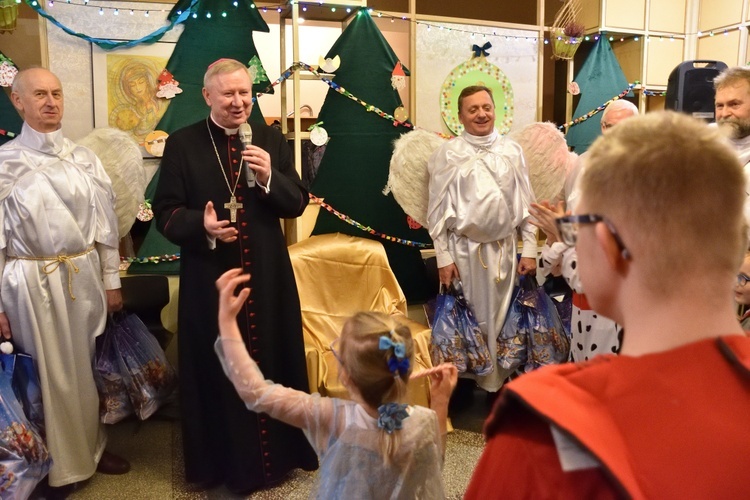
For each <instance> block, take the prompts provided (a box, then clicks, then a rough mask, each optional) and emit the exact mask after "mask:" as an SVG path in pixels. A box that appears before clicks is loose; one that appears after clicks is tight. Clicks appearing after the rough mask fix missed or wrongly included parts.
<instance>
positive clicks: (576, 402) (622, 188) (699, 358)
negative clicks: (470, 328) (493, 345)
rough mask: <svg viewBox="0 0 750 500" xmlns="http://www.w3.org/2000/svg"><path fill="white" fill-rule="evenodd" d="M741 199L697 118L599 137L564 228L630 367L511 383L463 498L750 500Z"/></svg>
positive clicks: (573, 368)
mask: <svg viewBox="0 0 750 500" xmlns="http://www.w3.org/2000/svg"><path fill="white" fill-rule="evenodd" d="M744 201H745V193H744V180H743V173H742V168H741V166H740V164H739V162H738V160H737V157H736V154H735V153H734V151H733V150H732V149H731V147H730V146H729V144H728V143H727V142H726V141H725V140H724V139H723V137H722V136H721V134H720V133H719V132H718V131H717V130H716V129H712V128H710V127H708V126H707V125H706V124H705V123H703V122H700V121H697V120H695V119H693V118H691V117H689V116H687V115H683V114H678V113H673V112H662V113H650V114H648V115H646V116H643V117H637V118H633V119H632V120H627V121H626V122H624V123H622V124H620V125H618V126H617V127H616V128H615V129H614V130H612V131H611V132H610V133H607V134H606V135H605V136H604V137H602V138H600V139H598V140H597V141H596V143H595V144H594V146H593V147H592V149H591V152H590V154H589V157H588V161H587V164H586V170H585V172H584V173H583V176H582V179H581V200H580V202H579V204H578V207H577V210H576V212H575V214H574V215H571V216H565V217H562V218H561V219H560V221H559V223H558V225H559V229H560V235H561V237H562V238H564V239H565V240H566V241H568V242H569V243H571V244H575V245H576V249H577V251H578V257H579V260H578V264H579V271H580V274H581V280H582V281H583V284H584V286H585V288H586V293H587V296H588V298H589V302H590V303H591V305H592V307H593V308H594V309H595V310H597V311H598V312H600V313H602V314H604V315H606V316H608V317H611V318H612V319H614V320H615V321H617V322H618V323H619V324H621V325H623V327H624V329H625V337H624V339H623V344H622V349H621V351H620V356H600V357H598V358H596V359H594V360H592V361H589V362H586V363H578V364H567V365H557V366H549V367H545V368H542V369H540V370H537V371H535V372H533V373H529V374H526V375H524V376H522V377H519V378H518V379H517V380H515V381H513V382H511V383H510V384H508V385H507V386H506V388H505V390H504V392H503V393H502V394H501V396H500V399H499V400H498V403H497V404H496V406H495V408H494V410H493V414H492V415H491V416H490V417H489V419H488V421H487V422H486V423H485V433H486V435H487V439H488V443H487V446H486V448H485V450H484V453H483V455H482V458H481V459H480V461H479V464H478V466H477V468H476V470H475V471H474V476H473V477H472V480H471V483H470V485H469V489H468V491H467V495H466V498H469V499H471V498H482V497H487V496H492V495H493V494H497V492H498V491H512V492H513V494H512V496H514V497H518V498H546V497H555V498H589V497H597V498H600V497H601V498H604V497H607V498H609V497H630V498H659V497H663V496H664V495H665V492H669V493H668V496H670V497H673V498H739V497H743V496H746V495H747V491H748V485H749V484H750V483H749V481H750V480H749V479H748V475H747V471H748V468H750V454H748V452H747V451H748V450H750V433H748V432H747V416H748V415H750V338H748V337H747V336H746V335H745V333H744V332H743V331H742V329H741V328H740V325H739V323H738V321H737V318H736V316H735V311H734V306H733V300H732V286H731V285H732V283H733V282H734V281H735V280H736V279H737V278H736V273H737V269H738V268H739V265H740V260H741V259H742V255H743V253H744V249H745V248H746V246H747V234H746V232H745V225H744V219H743V216H742V207H743V203H744ZM665 242H666V244H665ZM676 277H679V278H678V279H676ZM534 478H538V480H534ZM503 487H506V488H507V490H504V489H503Z"/></svg>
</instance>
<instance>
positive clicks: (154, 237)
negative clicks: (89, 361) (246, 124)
mask: <svg viewBox="0 0 750 500" xmlns="http://www.w3.org/2000/svg"><path fill="white" fill-rule="evenodd" d="M190 3H191V0H179V1H178V2H177V4H175V6H174V8H173V9H172V11H171V12H170V14H169V18H170V19H171V18H172V17H174V16H177V15H179V12H182V11H183V10H184V9H186V8H187V7H188V6H189V5H190ZM234 3H236V6H234V4H233V3H232V2H229V1H228V0H201V1H200V2H199V3H198V6H197V9H196V12H195V14H194V15H193V16H191V17H189V18H188V20H187V21H185V30H184V31H183V33H182V35H180V39H179V40H178V41H177V44H176V45H175V48H174V52H172V56H171V57H170V58H169V62H168V63H167V70H168V71H169V72H170V73H171V74H172V75H173V76H174V79H175V80H177V81H178V82H180V85H179V86H180V88H181V89H182V93H181V94H177V95H176V96H175V97H174V98H173V99H172V102H171V103H170V105H169V107H168V108H167V111H166V112H165V113H164V116H163V117H162V119H161V120H160V121H159V124H158V125H157V127H156V128H157V130H163V131H165V132H167V133H168V134H169V133H172V132H174V131H175V130H178V129H180V128H182V127H185V126H187V125H190V124H192V123H195V122H197V121H198V120H201V119H203V118H206V117H207V116H208V113H209V107H208V106H207V105H206V102H205V100H204V99H203V94H202V93H201V89H202V88H203V75H204V74H205V72H206V69H207V68H208V66H209V65H210V64H211V63H212V62H214V61H216V60H217V59H221V58H229V59H237V60H238V61H241V62H243V63H245V64H249V63H250V62H251V61H253V63H254V64H259V62H260V60H259V59H258V51H257V50H256V48H255V43H254V42H253V36H252V32H253V31H262V32H266V33H267V32H268V31H269V29H268V25H267V24H266V22H265V21H264V20H263V18H262V17H261V15H260V13H259V12H258V10H257V9H256V8H255V5H254V3H253V2H252V1H251V0H237V2H234ZM253 58H255V59H254V60H253ZM258 75H259V77H257V78H256V80H255V83H254V85H253V90H254V91H255V92H262V91H263V90H265V89H266V88H267V87H268V86H269V85H270V83H271V82H270V81H269V80H268V77H267V76H266V74H265V71H259V72H258ZM250 119H251V120H252V121H258V122H263V115H262V113H261V112H260V107H259V106H257V105H256V106H253V111H252V115H251V116H250ZM158 178H159V172H158V171H157V173H156V175H155V176H154V178H153V179H152V180H151V183H150V184H149V186H148V188H147V189H146V198H147V199H153V196H154V193H155V191H156V184H157V182H158ZM178 252H179V247H177V246H175V245H173V244H172V243H170V242H169V241H168V240H167V239H166V238H164V236H162V235H161V233H159V232H158V231H157V230H156V225H155V224H151V225H150V227H149V229H148V232H147V234H146V237H145V239H144V241H143V244H142V245H141V247H140V249H139V251H138V257H139V258H148V257H153V256H161V255H172V254H176V253H178ZM128 272H129V273H132V274H150V273H157V274H178V273H179V261H178V260H175V261H171V262H160V263H158V264H154V263H151V262H149V263H138V262H133V263H132V264H131V265H130V268H129V269H128Z"/></svg>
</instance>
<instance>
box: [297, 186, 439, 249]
mask: <svg viewBox="0 0 750 500" xmlns="http://www.w3.org/2000/svg"><path fill="white" fill-rule="evenodd" d="M309 196H310V200H311V201H312V202H313V203H317V204H318V205H320V206H321V207H323V208H325V209H326V210H328V211H329V212H330V213H332V214H333V215H335V216H336V217H338V218H339V219H341V220H342V221H344V222H346V223H347V224H349V225H350V226H354V227H356V228H357V229H361V230H362V231H364V232H366V233H369V234H371V235H373V236H378V237H380V239H383V240H386V241H392V242H393V243H399V244H401V245H406V246H409V247H417V248H432V244H431V243H420V242H418V241H412V240H405V239H403V238H398V237H396V236H389V235H387V234H384V233H381V232H379V231H376V230H374V229H373V228H371V227H370V226H364V225H362V224H360V223H359V222H357V221H356V220H354V219H352V218H351V217H349V216H348V215H346V214H342V213H341V212H339V211H338V210H336V209H335V208H333V207H332V206H331V205H329V204H328V203H325V202H324V201H323V200H321V199H320V198H318V197H317V196H315V195H313V194H312V193H310V194H309Z"/></svg>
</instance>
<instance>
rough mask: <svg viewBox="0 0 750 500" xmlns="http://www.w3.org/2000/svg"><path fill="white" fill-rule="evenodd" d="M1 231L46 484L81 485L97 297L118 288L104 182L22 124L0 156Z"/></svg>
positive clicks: (92, 160) (0, 256) (113, 226)
mask: <svg viewBox="0 0 750 500" xmlns="http://www.w3.org/2000/svg"><path fill="white" fill-rule="evenodd" d="M0 227H1V228H2V230H1V231H0V261H1V262H0V272H2V282H1V283H2V285H1V287H0V307H2V309H0V310H1V311H3V312H5V313H6V315H7V316H8V320H9V321H10V325H11V330H12V332H13V338H14V340H15V341H16V343H17V344H18V346H19V348H20V349H22V350H23V351H25V352H28V353H29V354H31V355H32V356H33V357H34V360H35V362H36V364H37V366H38V369H39V378H40V381H41V385H42V402H43V405H44V422H45V428H46V434H47V446H48V448H49V451H50V455H51V456H52V460H53V464H52V468H51V469H50V473H49V483H50V485H52V486H62V485H65V484H69V483H73V482H77V481H81V480H84V479H87V478H88V477H90V476H92V475H93V474H94V472H95V471H96V465H97V463H98V461H99V459H100V457H101V454H102V452H103V450H104V445H105V444H106V435H105V433H104V430H103V426H102V425H101V424H100V422H99V396H98V394H97V391H96V386H95V384H94V379H93V373H92V362H93V359H94V347H95V338H96V336H97V335H99V334H101V333H102V331H103V330H104V325H105V321H106V317H107V300H106V296H105V292H104V290H105V289H116V288H120V278H119V274H118V265H119V254H118V250H117V246H118V235H117V219H116V217H115V213H114V195H113V193H112V188H111V184H110V180H109V177H107V175H106V173H105V171H104V168H103V167H102V165H101V163H100V162H99V160H98V158H97V157H96V156H95V155H94V153H92V152H91V151H90V150H88V149H86V148H83V147H80V146H77V145H76V144H74V143H73V142H72V141H70V140H68V139H65V138H64V137H63V134H62V131H61V130H57V131H55V132H52V133H47V134H45V133H40V132H37V131H35V130H34V129H32V128H31V127H29V126H28V125H27V124H25V123H24V125H23V128H22V130H21V134H20V135H19V136H18V137H17V138H16V139H15V140H13V141H10V142H8V143H6V144H5V145H3V146H2V147H0ZM55 259H58V260H57V261H56V260H55ZM73 297H75V300H74V298H73Z"/></svg>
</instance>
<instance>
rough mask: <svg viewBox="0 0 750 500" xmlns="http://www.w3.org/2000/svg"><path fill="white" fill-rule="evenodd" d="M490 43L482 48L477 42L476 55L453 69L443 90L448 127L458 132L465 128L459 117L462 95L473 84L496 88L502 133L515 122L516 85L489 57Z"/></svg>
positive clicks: (498, 124) (497, 121) (497, 116)
mask: <svg viewBox="0 0 750 500" xmlns="http://www.w3.org/2000/svg"><path fill="white" fill-rule="evenodd" d="M488 45H489V42H488V43H486V44H484V46H482V47H478V46H476V45H475V46H474V48H472V51H473V53H472V58H471V59H469V60H468V61H466V62H465V63H462V64H459V65H458V66H456V67H455V68H453V70H452V71H451V72H450V73H448V76H447V78H446V79H445V81H443V86H442V87H441V89H440V114H441V115H442V117H443V121H444V122H445V125H446V126H447V127H448V129H450V131H451V132H453V133H454V134H456V135H459V134H461V132H463V130H464V126H463V125H462V124H461V122H460V121H459V120H458V96H459V95H460V94H461V91H462V90H463V89H464V88H466V87H468V86H470V85H483V86H485V87H487V88H489V89H490V90H491V91H492V98H493V100H494V101H495V126H496V127H497V129H498V131H499V132H500V133H501V134H507V133H508V132H510V127H511V125H512V124H513V88H512V87H511V85H510V80H508V77H507V76H505V73H503V72H502V71H501V70H500V68H498V67H497V66H495V65H494V64H492V63H491V62H489V61H488V60H487V57H486V56H485V53H487V49H488V48H489V47H488ZM477 53H479V55H478V56H477Z"/></svg>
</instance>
